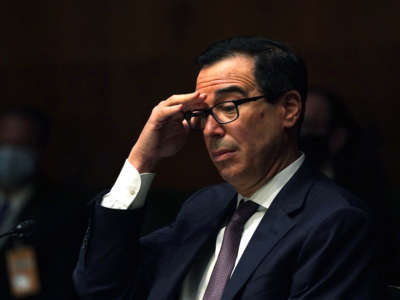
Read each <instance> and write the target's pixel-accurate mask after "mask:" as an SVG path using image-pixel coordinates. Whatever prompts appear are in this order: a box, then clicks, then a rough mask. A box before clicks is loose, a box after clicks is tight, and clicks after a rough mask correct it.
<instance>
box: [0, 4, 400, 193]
mask: <svg viewBox="0 0 400 300" xmlns="http://www.w3.org/2000/svg"><path fill="white" fill-rule="evenodd" d="M399 10H400V2H398V1H372V0H366V1H344V0H340V1H333V0H332V1H317V0H313V1H311V0H310V1H307V0H305V1H285V0H283V1H255V0H247V1H210V0H203V1H193V0H171V1H162V0H159V1H154V0H153V1H152V0H148V1H134V0H131V1H107V0H98V1H79V2H78V1H66V0H59V1H49V0H48V1H30V2H29V1H23V2H18V1H14V2H12V1H7V3H5V4H4V3H3V4H2V8H1V10H0V26H1V36H0V39H1V42H0V82H1V83H0V87H1V90H0V96H1V107H2V108H3V107H6V106H7V105H9V104H15V103H20V104H33V105H36V106H38V107H40V108H41V109H43V110H44V111H45V112H47V113H48V114H49V115H50V116H51V118H52V120H53V139H52V142H51V144H50V147H49V149H48V159H47V170H48V172H49V173H50V174H52V177H54V178H55V179H56V180H60V181H63V180H70V179H71V177H77V176H83V178H84V179H85V180H86V181H87V182H88V184H90V185H92V186H95V187H100V186H107V185H109V184H111V183H112V181H113V180H114V178H115V176H116V175H117V174H118V171H119V169H120V167H121V165H122V163H123V160H124V159H125V157H126V156H127V154H128V152H129V149H130V147H131V145H132V144H133V143H134V141H135V139H136V138H137V136H138V134H139V131H140V129H141V127H142V126H143V124H144V122H145V120H146V118H147V116H148V115H149V113H150V111H151V108H152V107H153V105H154V104H155V103H157V102H158V101H160V100H162V99H164V98H166V97H168V96H169V95H170V94H172V93H181V92H189V91H191V90H192V89H193V87H194V79H195V66H194V58H195V56H196V55H197V54H199V52H201V51H202V50H203V49H204V47H205V46H207V45H208V44H209V43H210V42H213V41H215V40H219V39H222V38H226V37H229V36H232V35H243V34H245V35H248V34H257V35H263V36H267V37H270V38H272V39H277V40H281V41H283V42H286V43H288V44H289V45H291V46H292V47H294V48H295V49H296V50H297V52H298V53H299V54H300V55H302V56H303V57H304V58H305V60H306V62H307V64H308V67H309V73H310V83H312V84H318V85H324V86H327V87H330V88H332V89H334V90H336V91H337V92H338V93H339V94H341V95H342V96H343V97H344V98H345V100H346V104H347V105H348V107H349V109H350V110H351V111H352V112H353V113H354V115H355V117H356V119H357V120H358V121H359V122H360V123H361V124H362V125H363V126H368V125H370V124H373V125H376V126H377V127H378V129H379V130H380V131H381V134H382V137H383V139H382V149H381V150H382V157H383V159H384V163H385V167H386V170H387V173H388V175H389V176H390V178H391V179H392V181H393V182H395V183H396V182H397V181H398V179H399V175H398V174H399V173H400V162H399V160H398V159H397V156H398V153H399V152H400V144H399V139H398V136H399V134H398V131H397V128H398V122H399V119H398V116H397V112H398V111H399V110H400V104H399V101H398V99H397V96H398V95H399V94H400V93H399V92H400V91H399V87H400V84H399V83H398V82H399V76H398V69H399V67H400V61H399V58H398V56H399V54H398V53H399V51H400V35H399V32H398V31H399V29H398V28H400V18H398V11H399ZM170 169H171V170H172V174H174V176H171V175H170V174H169V172H168V171H169V170H170ZM59 170H62V171H61V172H60V171H59ZM156 178H157V179H156V183H155V184H156V186H158V187H173V188H179V189H190V188H195V187H199V186H203V185H205V184H208V183H212V182H216V181H219V178H218V175H217V174H216V172H215V170H214V168H213V166H212V165H211V163H210V162H209V160H208V158H207V155H206V153H205V150H204V147H203V144H202V141H201V137H200V136H196V135H194V136H192V137H191V138H190V143H188V144H187V146H185V149H184V150H183V151H182V152H180V154H178V155H177V156H176V157H174V158H171V159H168V160H166V161H164V162H163V163H162V164H161V165H160V167H159V170H158V175H157V177H156Z"/></svg>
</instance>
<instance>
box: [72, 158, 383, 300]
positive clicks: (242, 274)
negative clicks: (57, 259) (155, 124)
mask: <svg viewBox="0 0 400 300" xmlns="http://www.w3.org/2000/svg"><path fill="white" fill-rule="evenodd" d="M235 203H236V192H235V190H234V189H233V188H232V187H231V186H230V185H228V184H221V185H217V186H212V187H208V188H205V189H203V190H201V191H199V192H197V193H196V194H194V195H193V196H192V197H190V198H189V199H188V200H187V201H186V202H185V204H184V205H183V207H182V209H181V211H180V213H179V214H178V216H177V218H176V221H175V222H174V223H173V224H171V225H170V226H168V227H165V228H162V229H160V230H158V231H156V232H154V233H151V234H149V235H146V236H144V237H142V238H140V239H139V238H138V236H139V233H140V226H141V223H142V218H143V209H138V210H126V211H124V210H112V209H107V208H104V207H101V206H100V205H99V204H97V205H96V206H95V208H94V213H93V217H92V220H91V225H90V226H89V229H88V232H87V235H86V237H85V240H84V244H83V246H82V249H81V254H80V259H79V262H78V265H77V267H76V269H75V272H74V282H75V285H76V288H77V290H78V292H79V293H80V294H81V296H82V297H83V299H107V300H110V299H113V300H116V299H121V300H122V299H125V300H128V299H135V300H136V299H150V300H164V299H178V298H179V293H180V289H181V285H182V281H183V279H184V277H185V275H186V274H187V272H188V270H189V269H190V267H191V265H192V263H193V262H194V261H195V260H196V258H198V255H199V252H200V249H202V248H203V246H204V245H205V244H207V243H208V242H215V238H216V235H217V233H218V231H219V229H220V228H221V226H223V223H224V221H225V220H226V219H227V217H228V216H229V215H230V214H231V213H232V211H233V209H234V206H235ZM376 245H377V243H376V241H375V239H374V233H373V230H372V227H371V219H370V217H369V215H368V214H367V212H366V210H364V209H363V208H361V206H360V205H359V204H358V203H357V199H355V198H353V196H351V195H350V194H349V193H347V192H346V191H345V190H342V189H341V188H339V187H338V186H336V185H335V184H334V183H333V182H331V181H330V180H328V179H326V178H325V177H323V176H321V175H319V174H316V173H314V172H313V171H312V170H311V169H310V168H308V167H307V166H306V165H303V166H302V167H301V168H300V169H299V171H298V172H297V173H296V174H295V175H294V176H293V177H292V179H291V180H290V181H289V182H288V183H287V184H286V186H285V187H284V188H283V189H282V190H281V192H280V193H279V194H278V195H277V197H276V198H275V200H274V201H273V203H272V205H271V206H270V208H269V209H268V210H267V212H266V214H265V216H264V217H263V219H262V221H261V223H260V225H259V227H258V228H257V230H256V232H255V233H254V235H253V237H252V239H251V240H250V242H249V244H248V246H247V249H246V250H245V252H244V253H243V256H242V257H241V259H240V261H239V263H238V265H237V267H236V269H235V271H234V273H233V275H232V277H231V279H230V281H229V282H228V284H227V286H226V288H225V292H224V295H223V298H222V299H223V300H231V299H235V300H236V299H251V300H257V299H268V300H269V299H273V300H279V299H382V298H381V297H380V295H379V291H380V285H379V278H378V272H377V270H376V265H375V264H374V255H375V254H374V253H375V246H376Z"/></svg>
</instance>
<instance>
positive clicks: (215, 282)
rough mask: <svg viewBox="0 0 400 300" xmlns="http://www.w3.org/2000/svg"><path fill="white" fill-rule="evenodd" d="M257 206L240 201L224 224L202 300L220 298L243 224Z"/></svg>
mask: <svg viewBox="0 0 400 300" xmlns="http://www.w3.org/2000/svg"><path fill="white" fill-rule="evenodd" d="M257 208H258V204H256V203H255V202H253V201H250V200H249V201H245V202H241V203H240V204H239V207H238V208H237V209H236V210H235V212H234V213H233V215H232V217H231V219H230V220H229V223H228V225H227V226H226V229H225V233H224V239H223V240H222V246H221V250H220V252H219V255H218V258H217V262H216V263H215V266H214V269H213V272H212V273H211V277H210V281H209V282H208V285H207V289H206V291H205V293H204V296H203V300H220V299H221V297H222V293H223V292H224V288H225V286H226V284H227V282H228V280H229V278H230V276H231V273H232V270H233V267H234V266H235V262H236V257H237V253H238V249H239V244H240V239H241V237H242V233H243V227H244V224H245V223H246V221H247V220H248V219H249V218H250V217H251V216H252V215H253V214H254V213H255V212H256V210H257Z"/></svg>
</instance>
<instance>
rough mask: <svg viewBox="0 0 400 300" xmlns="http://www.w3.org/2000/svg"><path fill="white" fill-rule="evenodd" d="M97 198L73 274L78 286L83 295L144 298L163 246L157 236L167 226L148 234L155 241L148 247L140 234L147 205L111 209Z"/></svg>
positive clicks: (96, 298)
mask: <svg viewBox="0 0 400 300" xmlns="http://www.w3.org/2000/svg"><path fill="white" fill-rule="evenodd" d="M98 202H99V201H97V203H96V204H95V205H94V207H93V214H92V217H91V220H90V222H89V227H88V230H87V232H86V235H85V237H84V241H83V245H82V247H81V251H80V255H79V260H78V264H77V266H76V268H75V271H74V274H73V279H74V283H75V287H76V290H77V292H78V294H79V295H80V297H81V298H82V299H91V300H103V299H104V300H106V299H107V300H109V299H113V300H130V299H135V300H138V299H145V298H146V293H147V292H148V288H149V284H150V282H151V276H152V274H153V268H154V267H155V266H156V264H157V257H158V253H157V251H160V250H161V249H162V241H161V239H160V240H158V239H157V236H158V237H162V236H165V235H166V232H167V231H168V228H166V229H165V230H159V231H158V232H156V233H154V234H152V236H154V237H155V238H154V239H151V237H148V240H151V241H152V242H153V244H152V246H151V247H146V245H143V244H142V242H141V239H140V238H139V235H140V232H141V225H142V223H143V217H144V209H134V210H117V209H110V208H106V207H103V206H101V205H100V204H99V203H98ZM158 242H159V243H158ZM144 248H146V251H143V249H144Z"/></svg>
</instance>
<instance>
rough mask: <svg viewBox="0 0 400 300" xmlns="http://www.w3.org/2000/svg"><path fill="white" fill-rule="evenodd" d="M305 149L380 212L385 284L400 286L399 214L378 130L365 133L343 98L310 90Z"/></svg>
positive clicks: (303, 136)
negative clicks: (399, 261)
mask: <svg viewBox="0 0 400 300" xmlns="http://www.w3.org/2000/svg"><path fill="white" fill-rule="evenodd" d="M300 145H301V146H300V148H301V150H303V151H304V152H305V154H306V155H307V158H309V160H310V161H311V162H312V163H313V164H314V166H315V167H317V168H318V169H320V171H321V172H322V173H324V174H325V175H327V176H328V177H330V178H332V179H334V180H335V181H336V182H337V183H338V184H340V185H342V186H344V187H346V188H347V189H349V190H350V191H351V192H353V193H354V194H356V195H357V196H359V197H360V198H361V199H363V200H364V201H366V202H367V204H368V205H369V207H371V208H372V210H373V211H374V212H375V213H376V216H377V217H378V220H379V224H380V228H379V232H380V236H381V237H382V238H383V240H384V243H385V247H383V249H384V253H382V254H381V258H382V259H383V263H384V264H385V265H386V272H385V275H386V276H387V278H386V282H388V283H393V284H396V285H398V284H399V282H400V275H399V272H400V268H399V266H400V264H399V263H398V260H399V258H398V256H399V254H398V253H400V252H399V251H400V247H399V237H398V234H397V232H396V230H397V229H398V228H399V227H398V222H397V221H396V216H398V215H399V213H398V212H397V211H395V210H393V207H392V203H390V200H389V199H390V191H391V188H390V184H389V183H388V179H387V177H386V176H385V172H384V170H383V165H382V162H381V159H380V157H379V147H380V145H381V141H380V139H379V134H378V132H377V131H376V129H373V128H372V127H371V128H365V129H364V128H361V127H360V126H359V124H358V123H357V122H356V121H355V119H354V118H353V116H352V115H351V113H350V111H349V110H348V109H347V108H346V106H345V105H344V103H343V101H342V99H341V98H340V97H339V96H338V95H337V94H336V93H335V92H333V91H331V90H329V89H325V88H322V87H313V88H310V90H309V93H308V96H307V105H306V109H305V115H304V123H303V126H302V128H301V139H300Z"/></svg>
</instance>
